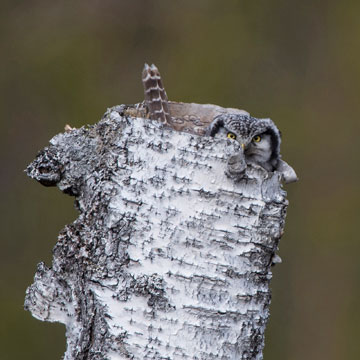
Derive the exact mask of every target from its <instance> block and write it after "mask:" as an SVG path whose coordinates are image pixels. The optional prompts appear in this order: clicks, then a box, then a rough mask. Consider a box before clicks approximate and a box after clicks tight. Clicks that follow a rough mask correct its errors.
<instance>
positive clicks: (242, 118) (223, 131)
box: [208, 114, 281, 171]
mask: <svg viewBox="0 0 360 360" xmlns="http://www.w3.org/2000/svg"><path fill="white" fill-rule="evenodd" d="M208 135H210V136H216V137H224V138H228V139H231V140H234V141H238V142H239V143H240V144H241V148H242V151H243V154H244V157H245V161H246V163H255V164H257V165H260V166H262V167H263V168H265V169H266V170H267V171H274V169H276V167H277V165H278V161H279V159H280V143H281V135H280V131H279V130H278V128H277V127H276V125H275V124H274V123H273V121H272V120H270V119H257V118H254V117H252V116H249V115H243V114H221V115H218V116H216V117H215V118H214V120H213V122H212V123H211V125H210V126H209V129H208Z"/></svg>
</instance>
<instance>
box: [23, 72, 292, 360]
mask: <svg viewBox="0 0 360 360" xmlns="http://www.w3.org/2000/svg"><path fill="white" fill-rule="evenodd" d="M146 69H147V71H150V70H151V71H153V73H152V74H151V76H153V77H156V76H158V77H159V79H160V80H161V78H160V75H159V74H158V71H157V73H156V72H155V69H156V68H155V67H148V68H145V70H146ZM156 70H157V69H156ZM143 79H144V80H145V81H147V79H146V73H145V76H144V74H143ZM159 84H160V83H159V82H158V83H156V84H154V83H151V87H154V88H156V87H158V88H159V89H158V90H157V91H162V90H161V89H163V86H162V84H160V85H159ZM155 90H156V89H155ZM145 91H146V88H145ZM158 95H159V94H158ZM165 95H166V93H165ZM156 97H157V96H154V94H153V95H152V96H150V98H151V99H155V98H156ZM160 97H161V101H160V103H161V102H163V101H165V102H166V105H165V106H164V105H161V104H160V105H161V106H158V105H159V104H157V105H156V106H155V105H154V106H153V108H152V109H153V110H150V109H151V106H148V105H147V102H145V103H141V104H137V105H134V106H126V105H121V106H116V107H114V108H111V109H109V110H108V111H107V112H106V113H105V115H104V117H103V118H102V119H101V121H100V122H98V123H97V124H96V125H93V126H90V127H88V128H81V129H71V128H68V130H67V132H65V133H62V134H59V135H56V136H55V137H54V138H53V139H51V141H50V145H49V146H48V147H47V148H45V149H44V150H42V151H41V152H40V153H39V155H38V156H37V158H36V159H35V160H34V161H33V162H32V163H31V164H30V165H29V167H28V169H27V172H28V175H29V176H31V177H33V178H35V179H36V180H38V181H39V182H40V183H42V184H44V185H47V186H49V185H57V186H58V187H59V188H60V189H61V190H62V191H63V192H65V193H67V194H70V195H72V196H75V198H76V202H75V204H76V206H77V209H78V210H79V217H78V218H77V219H76V220H75V221H74V222H73V223H72V224H70V225H67V226H65V228H64V229H63V230H62V231H61V233H60V235H59V238H58V241H57V243H56V245H55V247H54V250H53V261H52V265H51V267H48V266H46V265H45V264H44V263H40V264H39V265H38V269H37V272H36V274H35V279H34V283H33V284H32V285H31V286H30V287H29V288H28V289H27V292H26V299H25V308H26V309H28V310H29V311H31V313H32V315H33V316H35V317H36V318H38V319H41V320H46V321H58V322H61V323H63V324H65V326H66V330H67V331H66V337H67V349H66V353H65V359H66V360H70V359H80V358H86V359H129V358H131V359H261V358H262V349H263V346H264V331H265V326H266V322H267V319H268V316H269V304H270V297H271V295H270V289H269V282H270V279H271V265H272V263H273V262H274V260H275V259H276V255H275V252H276V250H277V247H278V243H279V239H280V237H281V235H282V233H283V228H284V223H285V214H286V208H287V204H288V203H287V200H286V193H285V191H284V190H283V189H282V186H281V180H282V179H285V180H287V179H288V180H289V178H290V180H291V177H294V174H293V173H291V170H292V169H291V168H290V167H289V166H288V165H287V164H286V163H284V162H280V165H279V168H278V169H276V170H275V171H271V172H269V171H267V170H265V169H264V168H263V167H261V166H258V165H256V164H251V163H249V164H248V166H246V168H245V170H244V171H243V172H242V174H241V176H239V177H234V176H232V175H231V174H230V175H229V171H228V170H229V169H228V167H229V162H228V159H229V158H231V157H232V156H234V154H239V153H241V151H242V146H241V144H240V143H238V142H237V141H231V140H230V139H227V138H226V137H225V138H221V137H220V138H217V137H215V138H212V137H209V136H202V135H204V134H205V131H206V129H207V127H208V126H209V124H210V123H211V122H212V120H213V119H214V118H215V117H216V116H218V115H221V114H224V113H231V114H243V115H248V114H247V113H246V112H244V111H242V110H235V109H224V108H221V107H219V106H215V105H199V104H184V103H175V102H169V101H168V100H167V97H164V94H162V95H161V94H160ZM166 106H167V107H166ZM154 109H157V110H159V109H160V112H159V113H158V112H155V110H154ZM161 109H165V111H163V110H161ZM151 111H152V112H151ZM154 114H157V115H158V114H160V116H159V117H158V118H157V119H159V120H160V121H158V120H155V119H152V117H153V116H154ZM164 114H165V115H164ZM292 179H293V178H292Z"/></svg>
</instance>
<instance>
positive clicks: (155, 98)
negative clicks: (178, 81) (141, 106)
mask: <svg viewBox="0 0 360 360" xmlns="http://www.w3.org/2000/svg"><path fill="white" fill-rule="evenodd" d="M142 82H143V85H144V94H145V102H146V105H147V107H148V110H149V115H150V119H153V120H159V121H161V122H163V123H164V124H166V125H170V124H171V116H170V111H169V105H168V97H167V95H166V91H165V89H164V86H163V84H162V81H161V76H160V72H159V70H158V68H157V67H156V66H155V65H154V64H152V65H151V66H149V65H148V64H145V66H144V70H143V72H142Z"/></svg>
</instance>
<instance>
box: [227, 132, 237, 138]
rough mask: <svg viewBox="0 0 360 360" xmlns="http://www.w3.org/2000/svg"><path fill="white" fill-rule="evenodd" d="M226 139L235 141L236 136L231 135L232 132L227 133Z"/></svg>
mask: <svg viewBox="0 0 360 360" xmlns="http://www.w3.org/2000/svg"><path fill="white" fill-rule="evenodd" d="M227 137H228V138H229V139H233V140H235V139H236V135H235V134H234V133H232V132H228V133H227Z"/></svg>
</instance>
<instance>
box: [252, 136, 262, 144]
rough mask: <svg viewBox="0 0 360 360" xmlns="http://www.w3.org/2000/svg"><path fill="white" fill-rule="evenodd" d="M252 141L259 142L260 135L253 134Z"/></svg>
mask: <svg viewBox="0 0 360 360" xmlns="http://www.w3.org/2000/svg"><path fill="white" fill-rule="evenodd" d="M253 141H255V142H260V141H261V136H260V135H255V136H254V137H253Z"/></svg>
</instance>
